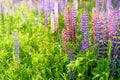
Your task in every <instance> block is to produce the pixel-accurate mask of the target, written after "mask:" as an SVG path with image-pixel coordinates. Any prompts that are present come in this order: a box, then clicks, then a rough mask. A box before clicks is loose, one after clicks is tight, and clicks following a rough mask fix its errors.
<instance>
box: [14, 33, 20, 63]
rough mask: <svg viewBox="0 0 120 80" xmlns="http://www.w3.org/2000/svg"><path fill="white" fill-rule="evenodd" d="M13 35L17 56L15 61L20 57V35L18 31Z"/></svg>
mask: <svg viewBox="0 0 120 80" xmlns="http://www.w3.org/2000/svg"><path fill="white" fill-rule="evenodd" d="M13 37H14V56H15V62H17V61H18V59H19V55H18V53H19V44H18V35H17V32H16V31H15V32H14V33H13Z"/></svg>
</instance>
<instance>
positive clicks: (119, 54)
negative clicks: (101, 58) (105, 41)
mask: <svg viewBox="0 0 120 80" xmlns="http://www.w3.org/2000/svg"><path fill="white" fill-rule="evenodd" d="M114 20H115V30H114V35H113V37H112V51H111V55H110V76H109V77H112V78H113V79H115V80H118V79H119V78H120V76H119V75H120V74H119V66H120V37H119V36H120V23H119V22H120V10H118V9H116V10H115V19H114Z"/></svg>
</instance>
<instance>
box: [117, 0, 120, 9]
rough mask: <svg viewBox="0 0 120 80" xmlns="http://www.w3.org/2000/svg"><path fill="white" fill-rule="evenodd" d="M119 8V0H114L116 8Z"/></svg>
mask: <svg viewBox="0 0 120 80" xmlns="http://www.w3.org/2000/svg"><path fill="white" fill-rule="evenodd" d="M119 7H120V0H116V8H117V9H119Z"/></svg>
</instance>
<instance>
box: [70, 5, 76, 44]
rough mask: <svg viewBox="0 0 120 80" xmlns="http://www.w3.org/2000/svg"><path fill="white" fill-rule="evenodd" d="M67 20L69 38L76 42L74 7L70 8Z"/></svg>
mask: <svg viewBox="0 0 120 80" xmlns="http://www.w3.org/2000/svg"><path fill="white" fill-rule="evenodd" d="M69 17H70V18H69V21H70V25H69V36H70V40H71V41H72V42H74V43H75V42H76V32H75V26H76V21H75V17H74V7H71V8H70V16H69Z"/></svg>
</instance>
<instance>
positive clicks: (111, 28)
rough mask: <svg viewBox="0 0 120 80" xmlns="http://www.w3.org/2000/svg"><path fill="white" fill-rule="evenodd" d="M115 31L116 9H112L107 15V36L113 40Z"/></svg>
mask: <svg viewBox="0 0 120 80" xmlns="http://www.w3.org/2000/svg"><path fill="white" fill-rule="evenodd" d="M114 30H115V24H114V9H113V8H112V7H111V8H110V9H109V11H108V15H107V34H108V38H109V39H112V37H113V34H114Z"/></svg>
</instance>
